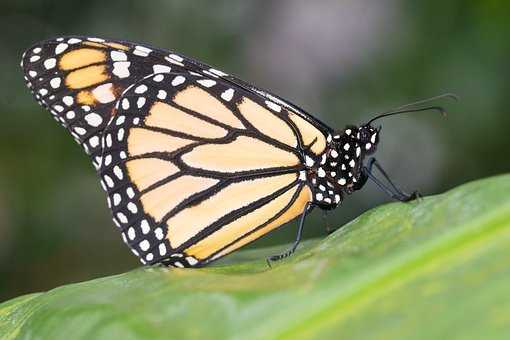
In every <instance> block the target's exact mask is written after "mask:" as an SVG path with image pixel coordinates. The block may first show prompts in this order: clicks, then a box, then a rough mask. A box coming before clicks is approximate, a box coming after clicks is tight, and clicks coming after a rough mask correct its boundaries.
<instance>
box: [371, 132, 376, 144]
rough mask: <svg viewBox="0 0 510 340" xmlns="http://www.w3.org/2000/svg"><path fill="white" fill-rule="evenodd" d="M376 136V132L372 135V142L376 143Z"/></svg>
mask: <svg viewBox="0 0 510 340" xmlns="http://www.w3.org/2000/svg"><path fill="white" fill-rule="evenodd" d="M375 137H376V134H375V133H374V134H373V135H372V137H370V141H371V142H372V144H375Z"/></svg>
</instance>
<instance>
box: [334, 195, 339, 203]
mask: <svg viewBox="0 0 510 340" xmlns="http://www.w3.org/2000/svg"><path fill="white" fill-rule="evenodd" d="M339 202H340V195H338V194H336V195H335V203H339Z"/></svg>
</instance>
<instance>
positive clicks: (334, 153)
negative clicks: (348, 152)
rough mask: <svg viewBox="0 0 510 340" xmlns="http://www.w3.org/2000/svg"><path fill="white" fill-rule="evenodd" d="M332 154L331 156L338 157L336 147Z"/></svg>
mask: <svg viewBox="0 0 510 340" xmlns="http://www.w3.org/2000/svg"><path fill="white" fill-rule="evenodd" d="M330 155H331V157H333V158H337V157H338V152H337V151H336V150H335V149H333V150H331V153H330Z"/></svg>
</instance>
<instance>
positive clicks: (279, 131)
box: [238, 97, 297, 148]
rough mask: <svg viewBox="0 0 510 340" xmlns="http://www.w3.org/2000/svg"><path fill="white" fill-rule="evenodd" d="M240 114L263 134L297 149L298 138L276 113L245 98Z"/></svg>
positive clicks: (239, 105)
mask: <svg viewBox="0 0 510 340" xmlns="http://www.w3.org/2000/svg"><path fill="white" fill-rule="evenodd" d="M238 108H239V112H241V114H242V115H243V117H244V118H246V120H248V122H250V124H252V125H253V126H254V127H255V128H256V129H257V130H259V131H260V132H261V133H263V134H265V135H266V136H269V137H271V138H274V139H276V140H278V141H280V142H282V143H284V144H287V145H288V146H290V147H293V148H295V147H297V138H296V135H295V134H294V132H293V131H292V129H291V127H290V126H289V125H288V124H287V123H286V122H285V121H284V120H283V119H282V118H281V117H278V116H276V114H275V113H273V112H271V111H269V110H268V109H266V108H264V107H263V106H261V105H259V104H257V103H255V102H254V101H253V100H251V99H249V98H247V97H244V98H243V99H242V101H241V102H240V103H239V104H238Z"/></svg>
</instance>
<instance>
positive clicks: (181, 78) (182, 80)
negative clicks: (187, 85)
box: [172, 76, 186, 86]
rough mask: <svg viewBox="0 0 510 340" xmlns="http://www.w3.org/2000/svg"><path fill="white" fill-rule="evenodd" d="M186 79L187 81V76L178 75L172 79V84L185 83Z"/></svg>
mask: <svg viewBox="0 0 510 340" xmlns="http://www.w3.org/2000/svg"><path fill="white" fill-rule="evenodd" d="M185 81H186V78H184V77H183V76H177V77H175V78H174V79H173V80H172V86H177V85H180V84H182V83H184V82H185Z"/></svg>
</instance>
